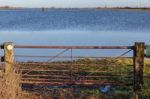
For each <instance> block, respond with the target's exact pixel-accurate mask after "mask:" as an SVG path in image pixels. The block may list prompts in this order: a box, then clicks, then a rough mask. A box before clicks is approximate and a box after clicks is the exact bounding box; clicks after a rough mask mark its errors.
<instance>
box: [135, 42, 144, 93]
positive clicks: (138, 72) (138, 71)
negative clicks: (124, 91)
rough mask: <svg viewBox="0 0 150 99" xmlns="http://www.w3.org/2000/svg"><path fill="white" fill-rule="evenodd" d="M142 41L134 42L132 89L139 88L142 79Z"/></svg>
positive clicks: (137, 89) (136, 89)
mask: <svg viewBox="0 0 150 99" xmlns="http://www.w3.org/2000/svg"><path fill="white" fill-rule="evenodd" d="M144 47H145V43H144V42H136V43H135V48H134V91H135V92H137V91H139V90H140V89H141V86H142V84H143V83H144V81H143V67H144Z"/></svg>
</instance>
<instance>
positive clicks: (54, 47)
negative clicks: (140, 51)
mask: <svg viewBox="0 0 150 99" xmlns="http://www.w3.org/2000/svg"><path fill="white" fill-rule="evenodd" d="M14 48H30V49H36V48H38V49H133V48H134V46H35V45H34V46H32V45H14Z"/></svg>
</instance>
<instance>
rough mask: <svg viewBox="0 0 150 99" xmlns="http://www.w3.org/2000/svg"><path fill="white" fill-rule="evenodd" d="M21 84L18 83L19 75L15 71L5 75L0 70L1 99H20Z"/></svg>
mask: <svg viewBox="0 0 150 99" xmlns="http://www.w3.org/2000/svg"><path fill="white" fill-rule="evenodd" d="M20 93H21V86H20V84H19V76H18V75H16V74H15V72H13V73H11V75H10V74H9V75H5V73H4V72H3V71H1V77H0V96H1V97H0V98H1V99H21V94H20Z"/></svg>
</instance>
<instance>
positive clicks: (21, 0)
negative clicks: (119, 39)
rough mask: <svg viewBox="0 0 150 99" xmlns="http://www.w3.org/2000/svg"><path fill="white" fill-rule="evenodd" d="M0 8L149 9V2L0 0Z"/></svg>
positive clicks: (132, 0) (141, 0)
mask: <svg viewBox="0 0 150 99" xmlns="http://www.w3.org/2000/svg"><path fill="white" fill-rule="evenodd" d="M0 6H15V7H59V8H66V7H69V8H74V7H78V8H84V7H99V6H100V7H104V6H109V7H116V6H129V7H137V6H138V7H150V0H0Z"/></svg>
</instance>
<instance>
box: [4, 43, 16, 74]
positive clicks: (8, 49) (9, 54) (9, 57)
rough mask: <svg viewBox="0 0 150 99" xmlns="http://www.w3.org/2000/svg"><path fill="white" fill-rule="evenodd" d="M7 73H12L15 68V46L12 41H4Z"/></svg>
mask: <svg viewBox="0 0 150 99" xmlns="http://www.w3.org/2000/svg"><path fill="white" fill-rule="evenodd" d="M4 62H5V74H6V76H8V75H9V74H12V72H13V68H14V46H13V43H12V42H5V43H4Z"/></svg>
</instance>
